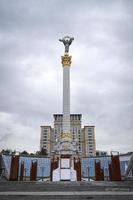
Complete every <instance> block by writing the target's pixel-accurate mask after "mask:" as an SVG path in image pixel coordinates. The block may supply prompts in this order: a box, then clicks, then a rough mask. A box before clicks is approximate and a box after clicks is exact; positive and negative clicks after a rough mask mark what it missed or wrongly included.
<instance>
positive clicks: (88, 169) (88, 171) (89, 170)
mask: <svg viewBox="0 0 133 200" xmlns="http://www.w3.org/2000/svg"><path fill="white" fill-rule="evenodd" d="M87 169H88V181H90V177H89V174H90V167H89V166H88V167H87Z"/></svg>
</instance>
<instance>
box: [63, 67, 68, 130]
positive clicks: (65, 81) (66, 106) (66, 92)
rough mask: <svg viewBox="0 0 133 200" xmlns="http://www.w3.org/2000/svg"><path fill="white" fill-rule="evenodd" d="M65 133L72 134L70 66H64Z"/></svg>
mask: <svg viewBox="0 0 133 200" xmlns="http://www.w3.org/2000/svg"><path fill="white" fill-rule="evenodd" d="M63 133H70V66H69V65H63Z"/></svg>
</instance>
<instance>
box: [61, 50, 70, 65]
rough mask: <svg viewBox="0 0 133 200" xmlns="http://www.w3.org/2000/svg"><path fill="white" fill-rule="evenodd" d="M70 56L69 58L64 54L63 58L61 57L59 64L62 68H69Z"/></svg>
mask: <svg viewBox="0 0 133 200" xmlns="http://www.w3.org/2000/svg"><path fill="white" fill-rule="evenodd" d="M71 59H72V56H69V54H67V53H65V54H64V56H61V63H62V65H63V66H65V65H67V66H71V63H72V60H71Z"/></svg>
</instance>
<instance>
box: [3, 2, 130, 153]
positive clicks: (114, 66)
mask: <svg viewBox="0 0 133 200" xmlns="http://www.w3.org/2000/svg"><path fill="white" fill-rule="evenodd" d="M66 35H70V36H73V37H74V38H75V40H74V42H73V43H72V45H71V47H70V54H71V55H72V66H71V113H81V114H83V116H82V125H95V127H96V129H95V130H96V146H97V149H99V150H107V151H111V150H118V151H120V152H128V151H133V1H132V0H101V1H99V0H84V1H82V0H67V1H66V0H19V1H18V0H12V1H11V0H0V149H3V148H5V149H6V148H11V149H13V150H14V149H17V150H21V151H22V150H24V149H25V150H27V151H30V152H34V151H36V150H39V140H40V125H52V126H53V114H54V113H62V66H61V62H60V60H61V58H60V56H61V55H62V54H63V51H64V47H63V45H62V44H61V43H60V42H59V41H58V39H59V38H62V37H63V36H66Z"/></svg>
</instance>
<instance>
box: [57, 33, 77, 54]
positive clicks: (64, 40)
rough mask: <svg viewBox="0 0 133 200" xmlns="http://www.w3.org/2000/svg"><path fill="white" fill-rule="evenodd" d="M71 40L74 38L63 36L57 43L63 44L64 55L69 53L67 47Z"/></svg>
mask: <svg viewBox="0 0 133 200" xmlns="http://www.w3.org/2000/svg"><path fill="white" fill-rule="evenodd" d="M73 40H74V37H69V36H65V37H64V38H62V39H59V41H60V42H63V44H64V46H65V53H68V52H69V46H70V45H71V44H72V41H73Z"/></svg>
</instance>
